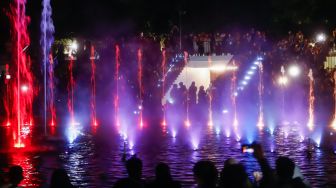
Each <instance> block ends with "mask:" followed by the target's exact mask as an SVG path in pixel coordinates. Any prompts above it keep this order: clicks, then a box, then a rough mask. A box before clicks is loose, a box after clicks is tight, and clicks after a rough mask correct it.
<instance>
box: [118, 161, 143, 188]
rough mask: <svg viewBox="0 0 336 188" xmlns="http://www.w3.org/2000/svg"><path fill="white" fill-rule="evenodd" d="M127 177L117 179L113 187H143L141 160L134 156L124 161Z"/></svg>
mask: <svg viewBox="0 0 336 188" xmlns="http://www.w3.org/2000/svg"><path fill="white" fill-rule="evenodd" d="M126 169H127V174H128V177H127V178H123V179H120V180H118V181H117V182H116V183H115V185H114V186H113V187H114V188H144V187H145V185H146V184H145V181H144V180H143V179H142V161H141V160H140V159H139V158H137V157H136V156H133V157H131V158H130V159H128V160H127V161H126Z"/></svg>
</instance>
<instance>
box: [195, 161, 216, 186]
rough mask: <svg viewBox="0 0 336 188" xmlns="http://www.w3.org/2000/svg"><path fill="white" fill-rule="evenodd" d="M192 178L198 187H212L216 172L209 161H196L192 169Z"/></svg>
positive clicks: (214, 183)
mask: <svg viewBox="0 0 336 188" xmlns="http://www.w3.org/2000/svg"><path fill="white" fill-rule="evenodd" d="M193 172H194V178H195V180H196V182H197V184H198V185H199V186H206V187H214V186H215V185H216V183H217V178H218V171H217V169H216V166H215V165H214V163H213V162H211V161H198V162H197V163H196V164H195V165H194V168H193Z"/></svg>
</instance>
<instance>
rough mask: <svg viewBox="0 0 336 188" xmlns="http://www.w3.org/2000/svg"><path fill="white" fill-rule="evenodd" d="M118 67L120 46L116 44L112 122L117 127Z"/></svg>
mask: <svg viewBox="0 0 336 188" xmlns="http://www.w3.org/2000/svg"><path fill="white" fill-rule="evenodd" d="M119 68H120V48H119V46H118V45H116V46H115V78H114V81H115V85H116V88H115V92H114V96H113V98H114V100H113V104H114V123H115V125H116V126H117V127H118V128H119V126H120V120H119Z"/></svg>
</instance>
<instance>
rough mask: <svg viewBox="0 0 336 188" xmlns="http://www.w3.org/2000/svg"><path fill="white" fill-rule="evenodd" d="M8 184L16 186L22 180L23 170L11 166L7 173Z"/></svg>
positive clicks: (19, 167)
mask: <svg viewBox="0 0 336 188" xmlns="http://www.w3.org/2000/svg"><path fill="white" fill-rule="evenodd" d="M8 178H9V182H10V183H11V184H12V185H14V186H17V185H19V184H20V182H21V181H22V180H23V169H22V167H21V166H12V167H11V168H10V169H9V172H8Z"/></svg>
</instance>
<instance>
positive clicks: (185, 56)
mask: <svg viewBox="0 0 336 188" xmlns="http://www.w3.org/2000/svg"><path fill="white" fill-rule="evenodd" d="M184 66H185V67H186V71H185V74H186V76H185V77H186V80H188V52H186V51H185V52H184ZM188 93H189V92H187V99H188V98H189V94H188ZM184 124H185V126H186V127H190V126H191V123H190V119H189V103H188V102H187V104H186V120H185V121H184Z"/></svg>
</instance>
